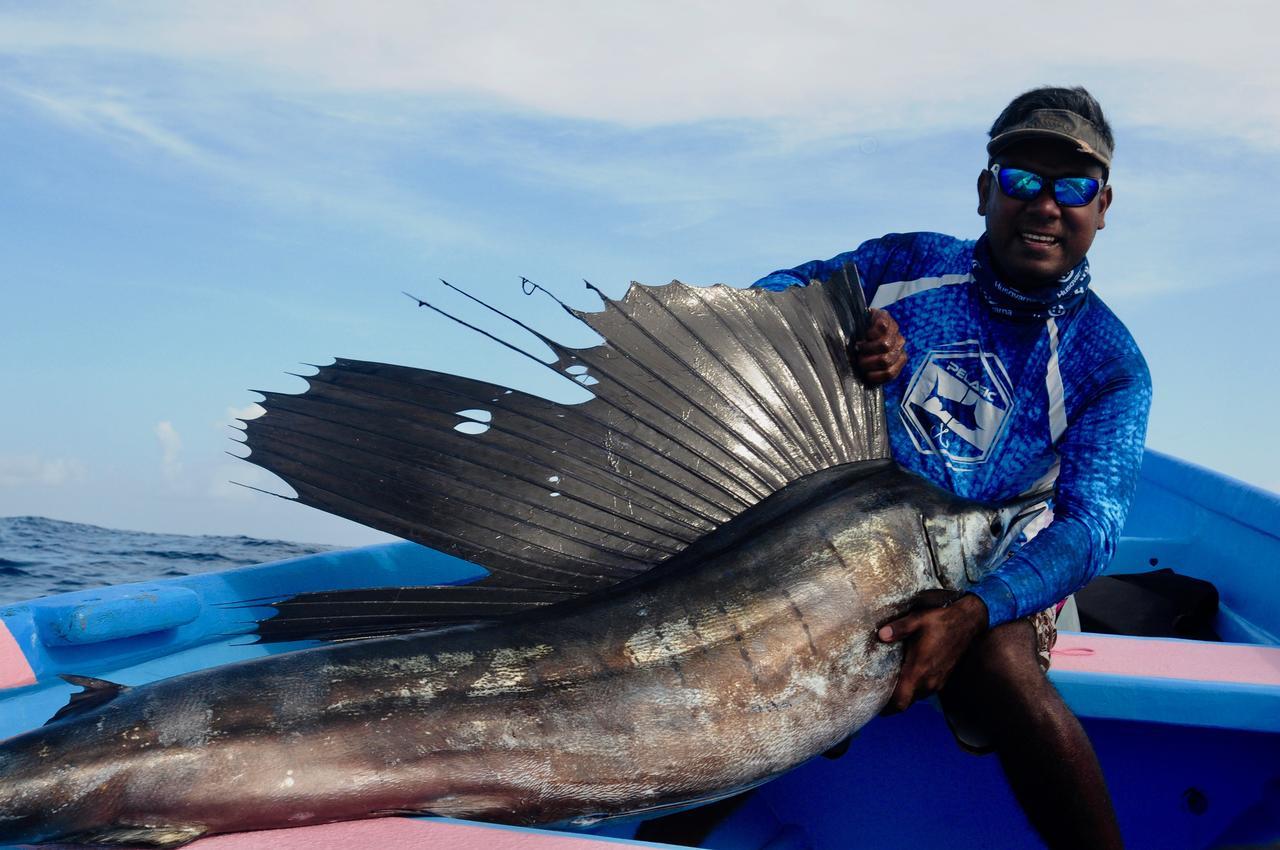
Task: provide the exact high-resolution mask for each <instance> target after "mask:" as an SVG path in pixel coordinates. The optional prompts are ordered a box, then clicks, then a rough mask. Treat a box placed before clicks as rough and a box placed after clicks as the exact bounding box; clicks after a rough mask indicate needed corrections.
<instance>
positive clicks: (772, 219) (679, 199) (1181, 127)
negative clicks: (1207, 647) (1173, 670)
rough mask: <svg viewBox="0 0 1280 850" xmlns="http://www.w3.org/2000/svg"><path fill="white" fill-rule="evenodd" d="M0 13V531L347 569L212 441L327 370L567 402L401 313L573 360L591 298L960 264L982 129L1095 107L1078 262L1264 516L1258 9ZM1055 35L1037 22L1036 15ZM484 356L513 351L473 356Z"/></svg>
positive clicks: (1269, 320) (1208, 461)
mask: <svg viewBox="0 0 1280 850" xmlns="http://www.w3.org/2000/svg"><path fill="white" fill-rule="evenodd" d="M348 7H349V4H338V3H305V4H304V3H275V4H264V3H235V2H221V3H199V2H193V3H184V4H168V3H154V4H151V3H129V4H115V3H110V2H106V3H94V4H88V3H84V4H81V3H52V4H39V5H36V4H27V3H2V2H0V121H2V122H3V128H4V132H3V133H0V177H2V179H3V186H4V189H5V195H4V196H5V203H3V204H0V250H3V256H4V258H5V262H4V265H3V270H2V271H0V275H2V277H0V288H2V296H3V300H2V301H0V355H2V356H3V359H4V362H5V364H6V367H5V369H4V370H3V372H0V414H2V416H3V418H2V419H0V422H3V425H0V428H2V429H3V430H2V431H0V436H2V437H3V439H2V440H0V515H12V514H42V515H46V516H52V517H57V518H61V519H68V520H75V521H82V522H92V523H98V524H103V525H109V526H117V527H129V528H136V529H143V530H158V531H159V530H163V531H176V532H189V533H231V534H238V533H245V534H252V535H257V536H269V537H283V538H289V539H298V540H314V541H319V542H332V543H360V542H367V541H372V540H375V539H379V536H378V535H376V534H375V533H373V532H370V531H367V530H364V529H360V528H359V527H357V526H354V525H351V524H349V523H345V522H343V521H340V520H336V519H333V518H330V517H326V516H324V515H321V514H319V513H317V512H314V511H311V510H309V509H306V508H302V507H299V506H296V505H291V504H288V503H285V502H282V501H280V500H275V499H269V498H267V497H265V496H261V495H258V494H255V493H252V492H250V491H247V490H244V489H242V488H237V487H234V486H231V485H229V484H228V483H227V482H228V481H230V480H232V479H235V480H239V481H243V482H245V483H250V484H257V485H264V486H270V484H271V479H270V477H269V476H267V475H265V474H264V473H260V472H257V471H256V470H255V469H254V468H253V467H250V466H249V465H247V464H244V463H240V462H238V461H236V460H234V459H233V458H231V457H228V456H227V454H226V452H227V451H228V450H234V446H233V445H232V444H231V443H230V441H229V438H228V435H229V433H230V432H229V431H228V430H227V423H228V422H229V421H230V420H231V418H232V417H233V416H234V415H235V414H236V413H237V412H238V411H243V410H245V409H246V408H248V407H249V405H251V404H252V402H253V401H254V399H255V398H256V396H254V395H253V394H252V393H251V392H249V389H250V388H260V389H273V390H297V389H300V388H301V382H300V381H298V380H297V379H296V378H291V377H289V376H288V375H286V374H285V372H287V371H299V368H298V367H299V364H300V363H301V362H327V358H329V357H331V356H334V355H341V356H347V357H359V358H367V359H376V360H386V361H390V362H397V363H405V364H409V365H416V366H425V367H431V368H438V369H448V370H450V371H460V372H463V373H466V374H472V375H476V376H480V377H485V378H488V379H491V380H493V379H497V380H504V381H507V382H510V383H512V384H514V385H516V386H520V387H522V388H526V389H533V390H535V391H539V392H542V393H544V394H548V395H552V396H553V397H557V398H563V399H564V400H571V399H573V398H577V397H579V396H575V395H574V392H575V390H574V388H573V387H572V386H566V385H564V384H563V383H562V382H561V383H557V382H556V381H555V380H554V379H552V378H549V377H548V376H547V375H546V374H545V373H541V372H540V371H539V370H538V369H537V367H535V366H533V365H532V364H529V363H527V362H520V361H518V360H516V359H514V358H512V357H511V356H509V355H507V354H506V353H505V352H504V351H502V350H501V349H499V348H498V347H497V346H495V345H493V344H492V343H488V342H486V341H485V340H483V339H479V338H476V337H475V336H474V335H470V334H468V333H466V332H464V331H462V330H461V329H459V328H456V327H454V326H451V325H450V324H449V323H448V322H446V321H445V320H442V319H440V318H438V317H436V316H434V315H430V314H428V312H427V311H419V310H417V309H415V308H414V307H413V304H412V302H410V301H409V300H408V299H406V298H405V297H404V296H403V295H401V294H400V292H401V290H405V289H407V290H409V291H412V292H420V293H422V294H424V295H430V296H432V297H433V298H438V299H439V300H440V301H441V302H442V303H449V304H455V305H457V306H458V309H459V311H460V312H463V313H464V314H465V315H467V316H468V317H469V318H473V319H475V320H477V321H481V322H488V321H489V319H488V318H487V317H484V316H481V315H479V314H477V313H476V311H475V310H474V309H473V308H471V307H469V306H467V305H465V304H461V303H460V299H458V298H457V297H456V296H455V297H453V298H450V297H449V293H447V292H443V291H442V288H441V287H440V285H439V283H438V282H436V279H437V278H439V277H444V278H447V279H448V280H450V281H451V282H453V283H457V284H459V285H461V286H464V287H466V288H468V289H470V290H471V291H473V292H476V293H477V294H481V295H483V296H484V297H485V298H487V299H489V300H491V301H493V302H495V303H498V304H500V305H501V306H503V307H504V308H505V309H507V310H509V311H510V312H514V313H517V314H519V315H520V316H522V317H524V318H526V319H527V320H529V321H530V322H531V323H533V324H535V325H537V326H539V327H541V328H543V329H545V330H546V331H548V332H549V333H551V334H552V335H555V336H559V337H561V338H564V339H566V340H567V341H570V342H578V343H585V342H588V341H589V340H590V337H589V336H588V335H584V333H583V331H582V330H581V329H580V328H578V327H575V326H574V325H573V323H572V322H571V321H569V320H568V318H567V317H565V316H564V315H563V314H562V313H560V312H559V311H558V310H556V309H554V307H553V305H551V303H550V302H549V300H548V299H545V298H544V297H541V296H538V297H534V298H528V297H525V296H524V295H522V294H521V293H520V288H519V276H520V275H527V276H529V277H530V278H533V279H534V280H537V281H539V282H540V283H542V284H544V285H546V286H547V287H548V288H551V289H553V290H555V291H556V292H558V293H559V294H560V295H561V296H562V297H564V298H566V299H568V300H570V301H572V302H573V303H576V304H578V305H580V306H584V307H586V306H590V305H591V304H592V300H591V298H590V297H588V295H587V293H586V292H585V291H584V290H583V287H582V284H581V282H580V281H581V279H582V278H584V277H585V278H588V279H590V280H591V281H592V282H594V283H596V284H598V285H600V286H601V287H602V288H603V289H605V290H606V291H611V292H613V293H615V294H616V293H620V292H621V291H622V289H623V288H624V287H625V284H626V282H627V281H629V280H632V279H636V280H641V281H644V282H649V283H656V282H665V281H667V280H670V279H672V278H680V279H682V280H685V281H687V282H690V283H704V284H705V283H714V282H726V283H730V284H734V285H746V284H748V283H750V282H751V281H752V280H754V279H755V278H757V277H759V276H760V275H762V274H764V273H766V272H768V271H771V270H773V269H775V268H778V267H782V266H788V265H793V264H795V263H798V262H801V261H804V260H808V259H812V258H814V257H828V256H831V255H833V254H835V253H838V252H840V251H842V250H846V249H848V248H851V247H853V246H854V245H855V244H857V243H858V242H859V241H861V240H862V239H865V238H868V237H871V236H876V235H880V234H882V233H885V232H889V231H894V230H941V231H945V232H950V233H955V234H957V235H966V236H976V235H977V234H978V233H979V232H980V231H981V225H982V222H981V219H980V218H979V217H978V216H977V215H976V213H975V212H974V208H975V197H974V189H973V184H974V179H975V177H976V174H977V172H978V170H979V169H980V168H981V167H982V165H983V164H984V163H985V159H984V154H983V150H982V144H983V141H984V131H985V129H986V127H987V126H989V124H990V122H991V120H992V119H993V117H994V116H995V114H996V113H997V112H999V110H1000V108H1001V107H1002V106H1003V105H1004V104H1005V103H1006V102H1007V101H1008V100H1009V99H1010V98H1011V97H1012V96H1013V95H1015V94H1017V93H1018V92H1020V91H1022V90H1024V89H1026V88H1029V87H1031V86H1034V85H1039V84H1044V83H1060V84H1084V85H1086V86H1088V87H1089V88H1090V89H1091V90H1092V91H1093V92H1094V93H1095V94H1096V95H1097V96H1098V97H1099V99H1100V100H1101V101H1102V103H1103V105H1104V107H1105V108H1106V109H1107V111H1108V114H1109V117H1110V118H1111V121H1112V124H1113V126H1114V127H1115V129H1116V134H1117V138H1118V145H1117V154H1116V166H1115V169H1114V172H1113V184H1114V186H1115V197H1116V200H1115V204H1114V206H1113V208H1112V211H1111V213H1110V214H1109V215H1108V226H1107V228H1106V230H1105V231H1104V232H1103V233H1101V234H1100V235H1099V238H1098V241H1097V243H1096V244H1095V248H1094V250H1093V251H1092V252H1091V255H1090V258H1091V260H1092V263H1093V268H1094V280H1095V284H1094V285H1095V288H1096V290H1097V291H1098V292H1099V294H1101V295H1102V296H1103V298H1104V299H1105V300H1106V301H1107V302H1108V303H1109V304H1110V305H1111V306H1112V307H1113V309H1114V310H1115V311H1116V312H1117V313H1118V314H1119V315H1120V317H1121V318H1122V319H1123V320H1124V321H1125V322H1126V323H1127V324H1128V325H1129V327H1130V329H1131V330H1132V331H1133V333H1134V335H1135V337H1136V338H1137V339H1138V341H1139V343H1140V345H1141V346H1142V348H1143V350H1144V352H1145V353H1146V355H1147V358H1148V361H1149V363H1150V366H1151V370H1152V374H1153V379H1154V381H1155V387H1156V397H1155V405H1154V408H1153V414H1152V421H1151V429H1150V434H1149V440H1148V442H1149V444H1150V445H1151V446H1153V447H1155V448H1158V449H1161V450H1164V451H1168V452H1171V453H1173V454H1176V455H1179V456H1181V457H1184V458H1187V459H1189V460H1193V461H1195V462H1197V463H1201V464H1203V465H1206V466H1209V467H1212V468H1215V469H1219V470H1222V471H1224V472H1227V473H1229V474H1231V475H1234V476H1236V477H1239V478H1242V479H1244V480H1246V481H1249V482H1251V483H1254V484H1257V485H1259V486H1262V487H1265V488H1268V489H1271V490H1280V458H1277V456H1276V453H1275V452H1274V451H1272V450H1271V448H1270V446H1271V442H1272V438H1273V435H1274V433H1275V429H1274V426H1273V425H1272V423H1273V422H1275V421H1276V419H1277V415H1278V414H1280V403H1278V402H1277V400H1276V392H1275V386H1276V379H1275V378H1274V376H1272V374H1271V371H1270V363H1271V356H1272V345H1273V339H1274V337H1275V336H1276V334H1275V332H1274V330H1273V329H1272V326H1273V323H1274V318H1273V317H1274V316H1275V315H1276V313H1277V308H1280V295H1278V294H1277V285H1276V283H1275V278H1276V277H1277V275H1276V272H1277V271H1278V270H1280V263H1278V262H1277V260H1276V258H1275V254H1274V241H1275V233H1274V229H1275V226H1276V224H1277V215H1276V210H1277V202H1276V200H1275V198H1276V193H1275V191H1274V187H1276V186H1277V185H1280V143H1277V141H1276V139H1277V138H1280V134H1278V131H1280V66H1278V65H1277V63H1276V62H1274V60H1273V57H1272V49H1271V46H1270V41H1269V39H1268V38H1267V32H1268V28H1267V27H1266V26H1265V24H1264V18H1263V17H1262V10H1263V8H1264V7H1263V6H1262V5H1261V4H1232V3H1226V4H1222V3H1220V4H1215V5H1214V7H1213V10H1212V12H1210V11H1207V10H1206V9H1205V7H1204V5H1203V4H1178V3H1174V4H1168V5H1166V6H1164V7H1162V8H1163V9H1164V10H1165V11H1164V12H1163V16H1162V18H1161V19H1160V20H1152V19H1151V17H1150V15H1149V13H1148V12H1147V11H1145V10H1146V9H1149V8H1150V7H1149V6H1139V5H1136V4H1134V5H1131V6H1126V5H1125V4H1120V5H1114V4H1106V5H1101V4H1099V5H1096V6H1095V5H1093V4H1089V3H1085V4H1083V5H1080V4H1076V5H1073V7H1072V8H1073V10H1075V11H1076V12H1077V13H1078V16H1077V18H1076V20H1075V22H1072V21H1071V20H1068V19H1066V18H1065V17H1064V16H1063V15H1061V14H1058V13H1056V12H1052V11H1051V10H1050V11H1046V12H1043V13H1041V12H1038V11H1036V8H1038V7H1034V8H1033V7H1031V6H1030V4H1016V5H1015V4H987V5H984V6H974V5H972V4H971V5H969V6H966V7H964V8H963V9H961V8H958V7H955V6H954V5H953V4H941V3H922V4H912V5H911V6H910V8H909V9H907V8H906V7H905V5H904V4H890V3H847V2H845V3H829V4H823V3H789V4H786V6H785V10H786V11H785V12H784V11H782V9H783V8H784V7H783V6H782V5H780V4H779V5H776V6H775V5H766V4H752V3H733V4H726V3H710V2H704V3H679V4H675V3H646V4H632V5H625V6H624V5H622V4H586V3H568V2H548V3H540V4H517V3H487V4H431V3H380V4H379V3H375V4H361V11H359V12H355V11H350V10H349V8H348ZM1045 8H1046V9H1049V7H1045ZM487 326H490V327H498V326H495V325H487Z"/></svg>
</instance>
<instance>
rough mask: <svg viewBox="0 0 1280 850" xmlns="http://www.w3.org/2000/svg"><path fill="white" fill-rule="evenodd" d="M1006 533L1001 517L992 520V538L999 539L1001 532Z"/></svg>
mask: <svg viewBox="0 0 1280 850" xmlns="http://www.w3.org/2000/svg"><path fill="white" fill-rule="evenodd" d="M1002 531H1004V524H1003V523H1001V522H1000V517H992V518H991V536H992V537H999V536H1000V532H1002Z"/></svg>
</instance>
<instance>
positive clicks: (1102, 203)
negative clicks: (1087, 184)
mask: <svg viewBox="0 0 1280 850" xmlns="http://www.w3.org/2000/svg"><path fill="white" fill-rule="evenodd" d="M1110 206H1111V184H1110V183H1108V184H1107V185H1106V186H1103V187H1102V197H1100V198H1099V199H1098V229H1099V230H1101V229H1102V228H1104V227H1106V226H1107V208H1108V207H1110Z"/></svg>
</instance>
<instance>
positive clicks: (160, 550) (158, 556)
mask: <svg viewBox="0 0 1280 850" xmlns="http://www.w3.org/2000/svg"><path fill="white" fill-rule="evenodd" d="M331 548H333V547H331V546H321V545H318V544H308V543H290V542H288V541H284V540H258V539H256V538H253V537H213V536H204V535H188V534H151V533H148V532H143V531H120V530H118V529H114V528H101V527H99V526H96V525H82V524H80V523H76V522H62V521H61V520H56V519H46V518H44V517H34V516H20V517H0V605H5V604H9V603H12V602H21V601H22V600H24V599H34V598H35V597H38V596H48V595H49V594H52V593H67V592H69V591H73V590H87V589H88V588H91V587H101V586H103V585H108V584H120V583H122V582H130V581H144V580H146V579H153V578H166V577H169V576H185V575H191V574H192V573H204V572H213V571H215V570H224V569H228V568H230V567H241V566H247V565H249V564H260V563H263V562H265V561H278V560H280V559H282V558H293V557H296V556H298V555H307V554H310V553H312V552H322V551H325V550H327V549H331Z"/></svg>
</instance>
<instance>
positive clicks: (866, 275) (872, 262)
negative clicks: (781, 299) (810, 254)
mask: <svg viewBox="0 0 1280 850" xmlns="http://www.w3.org/2000/svg"><path fill="white" fill-rule="evenodd" d="M886 238H888V237H886ZM884 241H885V240H884V239H868V240H867V241H866V242H863V243H862V244H861V245H859V246H858V247H857V248H854V249H853V250H852V251H845V252H844V253H843V254H836V255H835V256H834V257H832V258H831V259H829V260H810V261H809V262H807V263H802V264H801V265H798V266H796V267H795V268H790V269H780V270H779V271H776V272H770V273H769V274H767V275H765V276H764V277H762V278H760V279H759V280H757V281H756V282H755V283H753V284H751V286H752V288H753V289H754V288H760V289H770V290H773V291H774V292H780V291H782V290H784V289H786V288H787V287H790V286H808V285H809V281H811V280H823V281H825V280H829V279H830V278H831V276H832V275H833V274H835V273H836V272H838V271H840V269H842V268H844V267H845V266H846V265H848V264H850V263H852V264H853V265H855V266H857V268H858V274H859V275H860V276H861V277H862V287H863V289H864V290H870V291H868V292H867V298H868V300H869V299H870V298H871V297H872V295H873V292H874V286H875V283H876V282H878V279H879V268H880V266H882V265H883V264H884V259H885V254H886V251H885V246H884V245H883V244H882V243H883V242H884Z"/></svg>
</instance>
